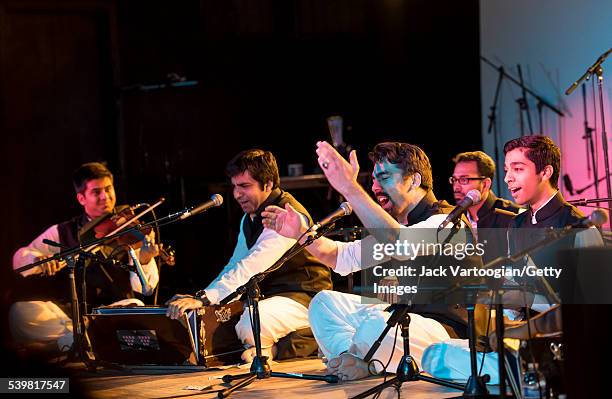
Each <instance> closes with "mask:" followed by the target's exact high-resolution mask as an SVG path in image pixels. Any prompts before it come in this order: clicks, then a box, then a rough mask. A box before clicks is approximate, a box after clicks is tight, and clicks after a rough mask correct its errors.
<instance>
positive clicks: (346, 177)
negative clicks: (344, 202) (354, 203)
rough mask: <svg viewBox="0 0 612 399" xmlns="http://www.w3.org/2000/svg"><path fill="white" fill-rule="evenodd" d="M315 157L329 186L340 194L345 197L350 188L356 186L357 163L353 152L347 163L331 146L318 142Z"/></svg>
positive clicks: (324, 142) (355, 154)
mask: <svg viewBox="0 0 612 399" xmlns="http://www.w3.org/2000/svg"><path fill="white" fill-rule="evenodd" d="M317 155H318V158H317V161H318V162H319V165H320V166H321V169H323V173H324V174H325V177H326V178H327V180H328V181H329V184H331V185H332V187H333V188H335V189H336V190H337V191H338V192H339V193H340V194H342V195H345V196H346V194H347V192H348V191H349V190H350V189H351V188H354V187H356V186H358V184H359V183H358V182H357V177H358V176H359V162H358V161H357V153H356V152H355V151H354V150H353V151H351V153H350V154H349V162H347V161H346V159H344V158H342V156H341V155H340V154H339V153H338V151H336V149H335V148H334V147H333V146H332V145H331V144H329V143H328V142H326V141H319V142H318V143H317Z"/></svg>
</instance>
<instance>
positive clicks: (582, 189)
mask: <svg viewBox="0 0 612 399" xmlns="http://www.w3.org/2000/svg"><path fill="white" fill-rule="evenodd" d="M610 175H611V176H612V173H611V174H610ZM605 178H606V177H605V176H604V177H600V178H599V180H597V184H596V183H595V182H593V183H591V184H589V185H588V186H585V187H582V188H581V189H578V190H576V194H582V193H583V192H584V191H586V190H588V189H589V188H591V187H593V186H595V187H596V188H597V186H598V184H599V183H601V182H602V181H604V179H605ZM597 191H599V190H597ZM604 201H607V199H606V200H601V202H604Z"/></svg>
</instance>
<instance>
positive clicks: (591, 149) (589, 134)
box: [577, 83, 599, 197]
mask: <svg viewBox="0 0 612 399" xmlns="http://www.w3.org/2000/svg"><path fill="white" fill-rule="evenodd" d="M582 109H583V113H584V136H582V138H583V139H584V140H586V145H587V159H588V157H589V155H590V156H591V158H590V162H587V167H589V166H590V165H593V182H594V183H593V185H595V196H596V197H599V185H598V184H597V183H599V178H598V176H597V162H596V161H595V146H594V144H593V130H594V129H593V128H592V127H590V126H589V122H588V120H587V100H586V85H585V84H584V83H583V84H582ZM589 169H590V168H589ZM588 187H590V186H588ZM584 190H586V188H584V189H582V190H581V191H580V192H577V194H580V193H581V192H582V191H584Z"/></svg>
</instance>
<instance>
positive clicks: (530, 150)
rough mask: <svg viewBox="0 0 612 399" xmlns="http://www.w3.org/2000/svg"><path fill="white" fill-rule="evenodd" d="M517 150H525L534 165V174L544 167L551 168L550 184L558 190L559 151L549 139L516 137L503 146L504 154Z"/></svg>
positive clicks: (536, 136)
mask: <svg viewBox="0 0 612 399" xmlns="http://www.w3.org/2000/svg"><path fill="white" fill-rule="evenodd" d="M517 148H524V149H525V156H526V157H527V159H529V160H530V161H531V162H533V163H534V164H535V167H536V173H540V172H541V171H542V170H543V169H544V167H545V166H546V165H550V166H552V168H553V173H552V175H551V177H550V184H551V186H552V187H553V188H555V189H558V188H559V169H560V168H561V150H560V149H559V147H557V145H556V144H555V142H554V141H552V140H551V139H550V137H547V136H539V135H533V136H523V137H518V138H516V139H513V140H510V141H508V142H507V143H506V144H505V145H504V154H507V153H508V152H510V151H512V150H514V149H517Z"/></svg>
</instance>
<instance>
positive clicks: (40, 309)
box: [9, 298, 144, 351]
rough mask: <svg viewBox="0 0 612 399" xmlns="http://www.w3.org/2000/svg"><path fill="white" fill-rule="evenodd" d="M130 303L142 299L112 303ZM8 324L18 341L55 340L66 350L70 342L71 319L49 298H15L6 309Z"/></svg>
mask: <svg viewBox="0 0 612 399" xmlns="http://www.w3.org/2000/svg"><path fill="white" fill-rule="evenodd" d="M132 303H134V304H136V305H138V306H144V303H142V301H140V300H138V299H134V298H131V299H124V300H121V301H117V302H114V303H113V305H115V306H125V305H129V304H132ZM9 328H10V330H11V334H12V335H13V338H14V339H15V341H17V342H19V343H22V344H28V343H34V342H43V343H44V342H51V341H56V342H57V347H58V349H59V350H61V351H67V350H70V348H71V346H72V342H73V338H72V320H71V319H70V317H68V316H67V315H66V313H64V311H63V310H62V309H60V307H59V306H57V305H56V304H55V303H53V302H51V301H24V302H15V303H14V304H12V305H11V308H10V309H9Z"/></svg>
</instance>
